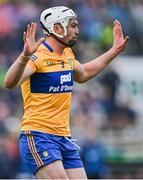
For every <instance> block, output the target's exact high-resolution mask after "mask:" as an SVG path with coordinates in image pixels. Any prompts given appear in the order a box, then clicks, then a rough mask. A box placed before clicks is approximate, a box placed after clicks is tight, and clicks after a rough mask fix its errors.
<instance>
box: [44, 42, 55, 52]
mask: <svg viewBox="0 0 143 180" xmlns="http://www.w3.org/2000/svg"><path fill="white" fill-rule="evenodd" d="M42 44H43V45H44V46H45V47H46V48H47V49H48V50H49V51H50V52H54V49H53V48H52V47H51V46H50V45H49V44H47V43H46V42H45V41H43V42H42Z"/></svg>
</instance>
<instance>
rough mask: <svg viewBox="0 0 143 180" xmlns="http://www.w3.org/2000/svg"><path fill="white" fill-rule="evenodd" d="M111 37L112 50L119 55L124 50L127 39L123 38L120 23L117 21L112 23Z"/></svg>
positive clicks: (126, 37)
mask: <svg viewBox="0 0 143 180" xmlns="http://www.w3.org/2000/svg"><path fill="white" fill-rule="evenodd" d="M113 36H114V42H113V46H112V49H114V51H115V52H116V53H120V52H122V51H123V50H124V49H125V47H126V44H127V42H128V40H129V37H128V36H125V37H124V35H123V31H122V26H121V23H120V22H119V21H118V20H115V21H114V28H113Z"/></svg>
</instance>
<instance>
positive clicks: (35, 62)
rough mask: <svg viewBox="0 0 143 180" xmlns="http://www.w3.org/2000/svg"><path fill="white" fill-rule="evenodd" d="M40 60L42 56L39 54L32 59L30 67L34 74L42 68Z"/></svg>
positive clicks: (35, 54)
mask: <svg viewBox="0 0 143 180" xmlns="http://www.w3.org/2000/svg"><path fill="white" fill-rule="evenodd" d="M40 59H41V56H40V53H39V52H36V53H34V54H33V55H32V56H31V57H30V60H29V62H28V64H29V65H30V67H31V69H32V72H33V73H35V72H36V71H38V69H39V68H40V66H41V63H40Z"/></svg>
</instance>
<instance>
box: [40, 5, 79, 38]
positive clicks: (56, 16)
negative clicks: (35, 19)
mask: <svg viewBox="0 0 143 180" xmlns="http://www.w3.org/2000/svg"><path fill="white" fill-rule="evenodd" d="M76 17H77V16H76V14H75V13H74V11H73V10H72V9H69V8H68V7H65V6H57V7H52V8H48V9H45V10H44V11H43V12H42V13H41V17H40V22H41V24H42V25H43V27H44V28H45V29H46V30H48V32H49V33H52V34H54V35H55V36H57V37H59V38H64V37H65V36H66V35H67V28H66V27H67V26H68V23H69V20H70V19H71V18H76ZM55 23H61V25H62V26H63V28H64V34H63V35H59V34H57V33H55V32H54V30H53V28H54V24H55Z"/></svg>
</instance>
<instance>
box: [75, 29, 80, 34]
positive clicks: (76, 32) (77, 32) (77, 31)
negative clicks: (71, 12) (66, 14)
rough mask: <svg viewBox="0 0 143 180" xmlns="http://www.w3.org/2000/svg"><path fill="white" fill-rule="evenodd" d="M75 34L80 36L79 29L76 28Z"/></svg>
mask: <svg viewBox="0 0 143 180" xmlns="http://www.w3.org/2000/svg"><path fill="white" fill-rule="evenodd" d="M75 34H76V35H79V29H78V27H76V31H75Z"/></svg>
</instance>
